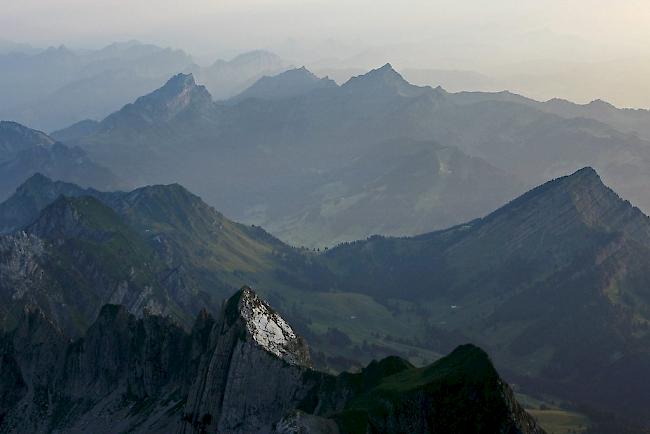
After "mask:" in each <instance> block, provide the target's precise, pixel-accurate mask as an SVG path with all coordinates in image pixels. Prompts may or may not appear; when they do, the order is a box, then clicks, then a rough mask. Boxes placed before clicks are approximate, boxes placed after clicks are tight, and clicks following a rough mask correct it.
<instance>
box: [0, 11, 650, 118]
mask: <svg viewBox="0 0 650 434" xmlns="http://www.w3.org/2000/svg"><path fill="white" fill-rule="evenodd" d="M0 3H1V7H2V9H1V10H2V13H1V14H0V39H7V40H12V41H16V42H28V43H31V44H33V45H36V46H46V45H59V44H65V45H67V46H70V47H97V46H101V45H104V44H108V43H110V42H113V41H116V40H121V41H123V40H128V39H138V40H141V41H143V42H150V43H157V44H162V45H165V46H173V47H176V48H182V49H185V50H187V51H189V52H190V53H192V54H194V55H198V57H197V58H198V59H206V60H207V59H214V58H215V57H217V56H219V57H222V56H225V57H228V56H229V55H232V54H235V53H237V52H240V51H244V50H249V49H255V48H266V49H271V50H273V51H276V52H278V53H279V54H281V55H282V56H284V57H287V58H289V59H290V60H292V61H293V60H295V61H296V62H297V63H304V64H312V65H313V64H322V65H329V66H358V67H368V66H376V65H377V64H381V63H383V62H385V61H390V62H392V63H393V64H397V65H398V66H401V67H427V68H446V69H467V70H473V71H479V72H481V73H487V74H489V75H492V76H494V75H497V74H503V73H504V71H507V72H508V73H509V74H510V73H523V74H528V73H530V72H531V71H532V72H536V73H537V72H539V70H540V68H542V69H544V68H547V69H548V70H549V72H551V73H554V74H557V73H564V72H566V70H567V69H571V70H570V71H568V73H570V74H573V76H574V77H578V76H580V75H581V74H582V73H583V72H582V71H583V70H585V69H587V70H588V68H589V66H588V65H589V64H595V65H596V64H597V65H601V64H602V63H603V62H605V63H606V65H607V66H605V67H603V68H604V69H602V73H601V75H608V74H610V75H611V74H621V73H626V72H628V71H631V70H638V71H644V72H643V73H644V74H645V72H646V71H650V61H649V60H648V59H650V43H648V41H650V25H649V23H650V0H453V1H451V0H400V1H397V0H392V1H386V0H329V1H323V0H184V1H180V0H0ZM556 62H558V63H556ZM621 62H624V63H625V65H628V66H626V67H625V68H627V69H625V68H624V69H622V70H621V69H620V68H619V69H618V70H617V69H616V65H620V64H622V63H621ZM578 63H579V64H580V66H579V67H576V68H573V69H572V67H567V64H569V65H572V64H578ZM585 65H587V66H585ZM611 65H614V67H613V68H614V69H612V70H611V72H610V69H608V68H610V67H611ZM598 67H599V68H600V66H598ZM581 68H582V69H581ZM521 80H523V81H522V83H524V84H521V85H516V84H513V85H512V86H513V87H514V88H515V89H517V86H520V88H521V89H523V90H524V91H527V89H526V86H525V83H526V82H525V78H524V79H521ZM578 80H579V79H578ZM634 80H635V79H631V81H632V82H634ZM638 81H639V83H640V84H641V85H644V83H645V81H647V80H645V79H643V80H642V79H641V78H638ZM578 82H579V81H578ZM522 86H523V87H522ZM594 86H595V88H596V90H597V89H598V88H599V86H601V85H600V84H599V82H598V80H596V81H595V82H594ZM573 87H574V85H573V84H572V83H569V82H567V88H568V89H569V90H570V89H572V88H573ZM646 87H647V85H646ZM535 89H537V88H534V89H533V90H531V91H530V92H533V93H534V92H535ZM554 91H555V90H554V89H548V92H554ZM544 92H545V91H544ZM544 92H542V91H540V93H539V94H538V95H533V96H538V97H545V96H546V93H544ZM585 92H587V94H591V92H593V91H592V90H591V88H589V89H585ZM610 94H611V93H610ZM581 95H582V94H581ZM568 96H570V95H568ZM594 96H595V97H598V96H600V95H594ZM576 98H582V97H581V96H580V95H578V96H576ZM585 98H586V96H585ZM610 98H611V99H613V100H614V101H615V102H617V101H618V102H619V103H621V104H624V105H625V104H627V105H644V106H647V105H648V104H650V92H648V94H647V96H644V99H640V100H635V99H634V98H628V97H627V96H626V97H625V98H623V97H620V98H619V97H618V96H617V95H616V94H614V95H613V96H611V97H610ZM646 103H647V104H646Z"/></svg>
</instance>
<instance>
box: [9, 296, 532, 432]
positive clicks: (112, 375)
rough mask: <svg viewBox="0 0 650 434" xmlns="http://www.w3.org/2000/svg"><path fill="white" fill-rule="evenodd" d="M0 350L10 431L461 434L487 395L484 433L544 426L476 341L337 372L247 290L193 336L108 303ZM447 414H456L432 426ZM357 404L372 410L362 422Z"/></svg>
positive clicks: (35, 325)
mask: <svg viewBox="0 0 650 434" xmlns="http://www.w3.org/2000/svg"><path fill="white" fill-rule="evenodd" d="M0 351H1V352H0V373H1V374H2V376H1V377H0V433H5V432H6V433H10V432H11V433H45V432H61V433H87V432H93V433H102V434H103V433H106V434H109V433H114V432H133V433H161V434H162V433H169V432H179V433H197V434H198V433H234V434H236V433H247V434H248V433H271V432H274V433H283V434H289V433H292V434H293V433H296V434H297V433H301V434H303V433H313V434H338V433H339V432H341V433H357V432H363V433H366V432H404V433H406V432H408V433H418V432H422V433H424V432H451V431H450V430H449V428H453V427H454V426H478V427H480V426H482V425H480V424H481V423H482V419H480V418H478V419H477V418H476V417H474V415H473V411H475V410H476V408H475V407H476V406H479V407H481V406H483V404H484V402H488V403H490V404H491V406H487V407H486V409H483V410H482V411H483V413H485V412H489V411H492V410H493V409H496V410H498V411H495V412H493V414H492V416H491V419H489V422H490V423H491V424H489V425H485V426H486V427H487V430H486V429H483V431H481V430H480V429H479V430H478V431H476V432H486V433H487V432H490V433H492V432H496V431H494V430H492V431H490V429H491V428H492V427H495V426H499V427H501V428H502V429H500V430H499V432H503V433H524V434H540V433H542V431H541V430H539V429H538V428H537V426H536V425H535V423H534V422H533V421H532V419H530V417H529V416H527V415H526V414H525V412H524V411H523V410H522V409H521V407H519V405H518V404H517V403H516V401H515V400H514V398H513V395H512V392H511V391H510V389H509V388H508V387H507V386H506V385H504V384H503V383H502V382H500V380H499V379H498V376H497V374H496V371H494V368H493V367H492V365H491V363H490V362H489V360H488V359H487V355H485V353H483V352H482V351H481V350H479V349H477V348H475V347H472V346H467V347H466V348H463V349H459V350H457V351H455V352H454V353H453V354H452V355H450V356H449V357H447V358H445V359H443V360H442V361H441V362H439V363H437V364H436V365H432V366H431V367H430V368H426V369H425V371H424V372H425V374H422V373H421V372H422V371H421V370H418V369H415V368H413V366H412V365H410V364H409V363H408V362H406V361H403V360H401V359H399V358H396V357H395V358H389V359H386V360H385V361H382V362H375V363H373V364H371V365H370V366H369V367H368V368H366V369H365V370H364V371H363V372H361V373H359V374H342V375H341V376H338V377H333V376H331V375H328V374H324V373H319V372H317V371H313V370H311V369H310V368H309V364H310V361H309V351H308V349H307V347H306V345H305V343H304V342H303V341H302V339H301V338H300V337H299V336H297V335H296V333H295V332H294V331H293V330H292V329H291V327H290V326H289V325H288V324H287V323H286V322H285V321H284V320H283V319H282V318H281V317H280V316H278V315H277V314H276V313H275V312H274V311H273V310H272V309H271V308H270V307H269V306H268V305H267V304H266V303H265V302H264V301H262V300H261V299H259V298H258V297H257V295H255V293H254V292H253V291H252V290H250V289H249V288H244V289H242V290H241V291H239V292H238V293H237V294H235V296H233V297H232V298H231V299H230V300H228V302H227V303H226V304H225V305H224V308H223V311H222V314H221V316H220V317H219V318H218V319H217V320H214V319H212V318H211V317H210V316H209V315H208V314H207V313H206V312H201V314H200V315H199V317H198V319H197V320H196V322H195V325H194V327H193V328H192V331H191V332H189V333H187V332H185V331H184V330H183V329H181V328H180V327H179V326H177V325H175V324H173V323H172V322H171V321H170V320H169V319H165V318H162V317H159V316H150V315H145V317H143V318H140V319H138V318H136V317H135V316H133V315H132V314H130V313H129V312H128V311H127V309H125V308H124V307H122V306H116V305H107V306H105V307H104V308H103V309H102V310H101V312H100V314H99V317H98V319H97V321H96V322H95V323H94V324H93V325H92V326H91V327H90V329H89V330H88V332H87V333H86V335H85V336H84V337H83V338H81V339H78V340H76V341H74V342H72V343H68V341H67V339H66V338H65V337H64V336H63V334H62V333H61V332H60V330H59V329H58V328H57V327H56V326H55V325H54V324H53V323H52V322H51V321H49V320H48V319H47V318H46V317H45V315H43V314H42V313H41V312H38V311H36V312H28V313H27V314H26V316H25V317H24V318H23V321H22V322H21V324H20V325H19V326H18V328H17V329H16V331H15V332H13V333H11V334H8V335H5V336H0ZM467 360H469V361H470V362H471V364H468V363H467ZM476 360H478V362H476ZM429 370H430V371H431V372H430V373H429V374H427V372H428V371H429ZM485 372H487V375H485V374H484V373H485ZM399 376H403V377H399ZM409 378H410V379H411V380H413V379H416V380H417V381H415V382H413V381H411V382H410V383H407V384H408V385H407V386H406V387H404V388H402V386H400V391H399V392H398V393H397V394H392V395H391V397H392V398H391V399H390V400H386V399H385V398H384V396H383V395H382V392H381V391H382V390H383V389H386V388H387V387H390V385H394V384H401V383H400V381H399V380H402V379H409ZM441 384H442V385H443V386H446V385H449V384H451V385H458V384H460V385H461V386H462V387H461V389H460V391H458V390H455V393H456V394H455V395H454V399H453V400H452V401H449V402H448V401H447V400H446V399H445V398H444V396H442V395H444V393H443V394H442V395H440V393H437V392H436V390H438V392H440V390H443V391H444V390H452V391H454V390H453V389H444V388H443V389H441V388H440V385H441ZM468 385H469V386H468ZM402 389H403V390H402ZM368 397H370V398H368ZM375 397H376V399H375ZM486 397H488V398H490V399H492V401H486ZM356 398H360V399H361V401H360V402H362V403H367V402H370V403H371V406H370V407H367V408H366V407H363V406H361V407H359V405H358V403H356V404H355V402H356V401H355V399H356ZM373 400H374V401H373ZM375 402H378V403H379V404H378V405H379V407H382V406H383V407H385V406H389V411H388V412H387V413H384V416H385V417H383V418H380V419H377V418H376V409H377V408H378V405H377V404H374V403H375ZM350 406H351V407H350ZM348 407H349V408H348ZM383 407H382V408H383ZM481 408H482V407H481ZM464 409H468V411H467V412H463V410H464ZM447 410H449V411H450V412H451V413H450V414H451V416H449V417H448V418H447V419H443V422H438V423H437V425H436V427H437V428H436V430H434V431H431V430H429V428H430V427H431V426H432V425H431V424H430V422H431V418H435V417H438V418H439V416H440V412H445V411H447ZM349 411H352V414H357V415H359V416H360V418H359V419H358V420H357V421H356V422H355V423H354V424H353V425H352V427H351V426H350V424H349V422H350V419H349ZM354 412H356V413H354ZM436 412H438V413H436ZM483 413H481V414H483ZM481 417H482V416H481ZM452 419H453V421H455V420H461V419H462V420H466V421H467V422H463V423H462V424H461V425H458V424H455V422H453V421H451V422H450V420H452ZM364 422H368V424H366V425H364ZM477 424H478V425H477ZM438 428H439V429H438ZM484 428H485V427H484Z"/></svg>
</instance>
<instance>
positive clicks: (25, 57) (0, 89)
mask: <svg viewBox="0 0 650 434" xmlns="http://www.w3.org/2000/svg"><path fill="white" fill-rule="evenodd" d="M192 65H193V61H192V59H191V57H190V56H189V55H187V54H186V53H184V52H183V51H181V50H172V49H169V48H161V47H157V46H154V45H148V44H141V43H139V42H137V41H129V42H124V43H114V44H111V45H108V46H106V47H104V48H102V49H99V50H89V51H79V52H77V51H72V50H70V49H67V48H66V47H63V46H61V47H58V48H49V49H47V50H44V51H41V52H37V53H31V54H23V53H13V54H6V55H1V56H0V71H1V72H0V82H1V83H2V84H1V85H0V94H2V95H3V97H4V98H3V107H2V109H1V110H0V118H3V119H13V120H16V121H18V122H21V123H25V124H28V125H31V126H34V127H36V128H40V129H44V130H50V131H51V130H54V129H58V128H62V127H64V126H66V125H70V124H72V123H74V122H77V121H81V120H83V119H88V118H90V119H99V118H102V117H104V116H106V115H108V114H110V113H111V112H113V111H115V110H117V109H119V108H120V107H121V106H122V105H124V104H125V103H127V102H129V101H130V100H133V99H134V98H136V97H137V96H139V95H143V94H145V93H147V92H151V91H152V90H154V89H156V87H158V86H160V85H161V84H163V83H164V82H165V80H166V79H167V78H168V77H169V76H170V75H172V74H174V73H177V72H179V71H185V70H188V69H191V68H192ZM53 107H57V109H55V110H53V109H52V108H53Z"/></svg>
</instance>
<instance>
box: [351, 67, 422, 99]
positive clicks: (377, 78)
mask: <svg viewBox="0 0 650 434" xmlns="http://www.w3.org/2000/svg"><path fill="white" fill-rule="evenodd" d="M342 88H343V89H346V90H348V91H350V90H351V91H353V92H362V93H367V94H370V95H373V96H374V95H381V94H385V93H386V92H389V93H390V94H396V95H397V96H403V97H414V96H419V95H421V94H423V93H424V92H426V91H427V89H429V88H426V87H419V86H415V85H413V84H411V83H409V82H408V81H406V79H404V77H402V75H401V74H400V73H399V72H397V71H396V70H395V69H393V66H392V65H391V64H390V63H387V64H385V65H384V66H382V67H380V68H377V69H373V70H372V71H369V72H367V73H366V74H363V75H359V76H356V77H352V78H351V79H350V80H348V82H346V83H345V84H343V86H342Z"/></svg>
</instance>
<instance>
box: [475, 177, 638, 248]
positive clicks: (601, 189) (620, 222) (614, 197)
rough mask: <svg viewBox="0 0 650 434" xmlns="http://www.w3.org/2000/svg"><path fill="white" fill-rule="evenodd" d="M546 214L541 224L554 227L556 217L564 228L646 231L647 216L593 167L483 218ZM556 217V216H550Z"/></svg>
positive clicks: (562, 179) (531, 193)
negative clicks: (610, 186)
mask: <svg viewBox="0 0 650 434" xmlns="http://www.w3.org/2000/svg"><path fill="white" fill-rule="evenodd" d="M514 215H518V216H519V217H521V216H523V215H535V216H539V215H545V216H546V217H545V220H544V221H543V222H542V221H540V224H542V225H544V226H552V225H553V224H554V223H553V221H554V219H556V218H558V219H561V220H563V222H564V223H563V226H562V227H563V228H564V229H566V228H567V227H569V225H570V224H575V225H583V226H586V227H590V228H596V227H598V228H601V229H603V230H607V231H617V232H621V233H628V234H631V233H634V232H638V235H639V236H640V234H641V233H645V234H646V236H649V237H650V232H649V231H648V221H647V220H648V217H646V216H645V215H644V214H643V213H642V212H641V211H640V210H639V209H638V208H636V207H634V206H632V205H631V204H630V203H629V202H628V201H626V200H623V199H622V198H621V197H619V195H618V194H616V192H614V191H613V190H611V189H610V188H609V187H607V186H606V185H605V184H604V183H603V181H602V180H601V178H600V176H599V175H598V173H597V172H596V170H594V168H592V167H584V168H582V169H580V170H577V171H576V172H574V173H572V174H570V175H567V176H562V177H560V178H556V179H554V180H552V181H548V182H547V183H545V184H542V185H541V186H539V187H536V188H534V189H532V190H530V191H529V192H527V193H525V194H524V195H522V196H520V197H518V198H517V199H515V200H513V201H512V202H510V203H509V204H507V205H505V206H504V207H502V208H500V209H498V210H497V211H495V212H493V213H492V214H490V215H489V216H487V217H485V218H484V219H482V220H481V221H482V222H483V223H487V222H490V221H493V220H498V219H499V218H501V217H505V216H514ZM551 216H553V217H551Z"/></svg>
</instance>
